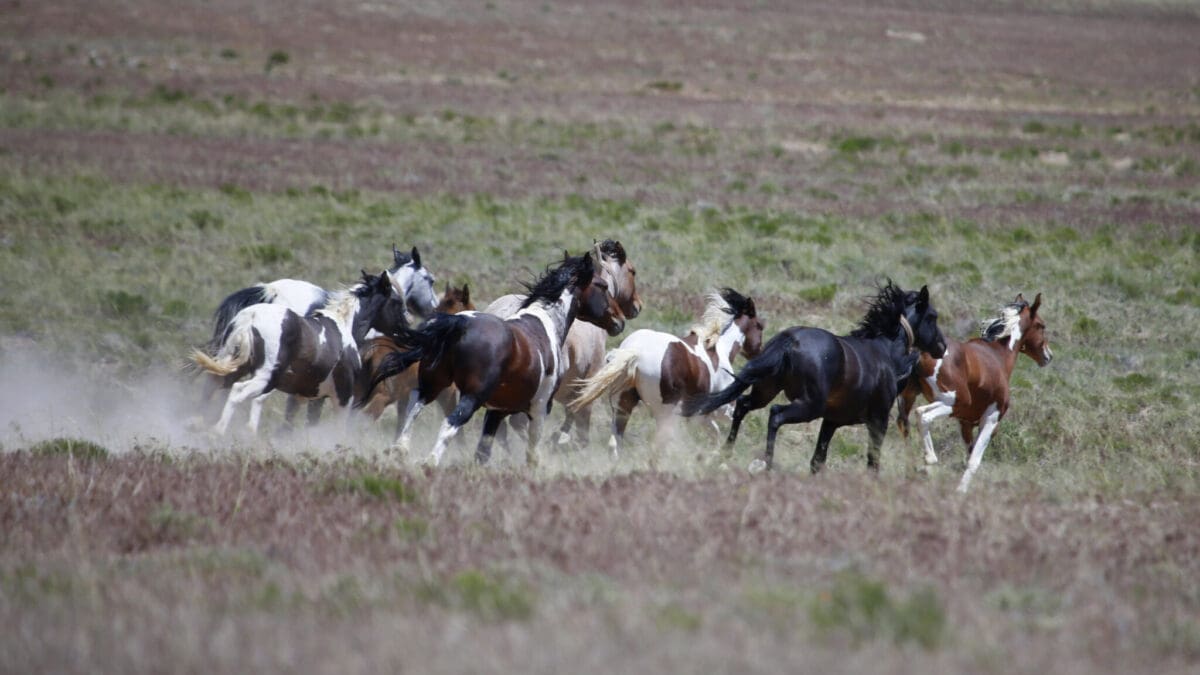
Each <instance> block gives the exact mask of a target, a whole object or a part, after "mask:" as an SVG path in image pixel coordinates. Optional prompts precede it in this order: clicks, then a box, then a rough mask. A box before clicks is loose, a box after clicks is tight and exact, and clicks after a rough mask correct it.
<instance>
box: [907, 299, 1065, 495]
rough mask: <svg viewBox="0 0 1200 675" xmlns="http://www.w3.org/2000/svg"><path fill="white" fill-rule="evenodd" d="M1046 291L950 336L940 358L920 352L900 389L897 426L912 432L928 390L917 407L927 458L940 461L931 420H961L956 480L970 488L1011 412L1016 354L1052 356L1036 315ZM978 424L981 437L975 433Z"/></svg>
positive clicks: (1043, 360)
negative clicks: (961, 465) (968, 336)
mask: <svg viewBox="0 0 1200 675" xmlns="http://www.w3.org/2000/svg"><path fill="white" fill-rule="evenodd" d="M1041 304H1042V294H1041V293H1038V294H1037V297H1035V298H1034V299H1033V304H1032V305H1030V304H1029V303H1027V302H1025V298H1024V297H1023V296H1021V295H1018V296H1017V299H1016V301H1014V302H1013V303H1012V304H1010V305H1008V306H1006V307H1005V308H1004V309H1003V311H1002V312H1001V313H1000V316H999V317H997V318H995V319H992V320H991V321H988V322H985V323H984V326H983V330H982V331H981V333H982V336H981V337H977V338H974V339H972V340H968V341H967V342H958V341H956V340H947V341H946V342H947V344H946V353H945V355H943V356H942V358H940V359H935V358H934V357H932V356H930V355H929V354H924V353H923V354H921V359H920V361H919V362H918V364H917V368H916V369H915V372H914V375H915V377H910V378H909V380H908V386H907V387H906V388H905V389H904V391H903V392H901V394H900V403H899V406H898V410H897V413H896V426H897V427H899V428H900V432H901V433H902V434H904V437H905V438H907V437H908V413H909V411H910V410H912V405H913V401H914V400H915V399H916V397H917V394H918V393H921V394H924V396H925V400H927V401H929V404H928V405H923V406H921V407H920V408H917V425H918V426H919V427H920V428H921V437H922V440H923V441H924V444H925V463H926V464H936V463H937V461H938V458H937V453H935V452H934V451H933V439H932V438H931V437H930V435H929V423H930V422H932V421H934V420H936V419H938V418H940V417H946V416H950V417H953V418H955V419H957V420H958V423H959V428H960V430H961V432H962V439H963V441H964V442H966V444H967V450H968V452H970V458H969V459H968V460H967V470H966V472H964V473H963V477H962V481H960V482H959V484H958V490H959V492H966V491H967V487H968V486H969V485H970V483H971V477H972V476H973V475H975V472H976V471H978V470H979V464H980V463H981V462H982V461H983V452H984V450H986V449H987V445H988V441H989V440H991V438H992V434H993V433H994V432H995V431H996V425H998V424H999V423H1000V420H1002V419H1004V415H1005V414H1006V413H1007V412H1008V403H1009V391H1008V381H1009V380H1010V379H1011V378H1012V371H1013V367H1015V366H1016V364H1017V355H1018V354H1025V355H1026V356H1028V357H1029V358H1031V359H1033V360H1034V361H1036V362H1037V364H1038V366H1042V367H1045V366H1046V365H1048V364H1049V363H1050V359H1052V358H1054V354H1053V353H1052V352H1051V351H1050V343H1049V341H1048V340H1047V339H1046V322H1044V321H1042V319H1041V317H1040V316H1038V309H1039V308H1040V307H1041ZM976 427H980V430H979V437H978V438H973V436H974V431H975V428H976Z"/></svg>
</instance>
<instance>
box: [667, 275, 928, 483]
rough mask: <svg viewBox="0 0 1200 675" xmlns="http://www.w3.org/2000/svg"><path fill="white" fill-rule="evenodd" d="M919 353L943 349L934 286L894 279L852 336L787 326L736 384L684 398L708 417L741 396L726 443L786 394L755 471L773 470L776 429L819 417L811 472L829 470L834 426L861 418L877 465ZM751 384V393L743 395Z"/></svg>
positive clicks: (688, 408)
mask: <svg viewBox="0 0 1200 675" xmlns="http://www.w3.org/2000/svg"><path fill="white" fill-rule="evenodd" d="M918 350H920V351H924V352H928V353H930V354H932V355H933V356H934V357H935V358H941V356H942V354H944V353H945V351H946V340H945V338H943V337H942V332H941V330H940V329H939V328H938V325H937V312H936V311H935V310H934V308H933V306H932V305H931V304H930V303H929V289H928V288H926V287H924V286H923V287H921V290H920V292H914V291H904V290H902V289H901V288H900V287H899V286H896V285H894V284H892V282H891V281H890V280H889V281H888V282H887V285H885V286H884V287H882V288H880V289H879V293H878V294H877V295H876V297H875V298H874V299H873V300H872V301H871V303H870V306H869V308H868V309H867V313H866V316H865V317H864V318H863V320H862V322H861V323H860V324H859V326H858V328H856V329H855V330H854V331H852V332H851V333H850V335H848V336H838V335H834V334H833V333H830V332H829V331H826V330H822V329H820V328H809V327H805V326H795V327H792V328H789V329H787V330H785V331H783V332H782V333H780V334H778V335H776V336H775V337H773V338H771V340H770V341H769V342H767V344H766V345H764V346H763V351H762V354H760V355H759V356H757V357H756V358H753V359H750V361H748V362H747V363H746V365H745V366H743V367H742V369H741V371H739V372H738V374H737V375H736V376H735V377H734V382H733V384H731V385H729V386H728V387H726V388H725V389H723V390H721V391H718V392H716V393H713V394H709V395H707V396H700V397H697V398H693V399H691V400H689V401H687V402H686V403H685V404H684V406H683V414H684V415H685V416H690V415H697V414H707V413H710V412H712V411H714V410H716V409H717V408H720V407H721V406H723V405H727V404H728V403H730V402H732V401H734V399H736V400H737V405H736V406H735V407H734V411H733V424H732V426H731V427H730V429H729V438H728V439H727V441H726V444H727V446H728V445H732V444H733V443H734V441H735V440H737V433H738V428H739V427H740V426H741V423H742V418H743V417H745V416H746V413H748V412H750V411H751V410H757V409H759V408H762V407H763V406H766V405H767V404H768V403H770V402H771V401H772V400H773V399H774V398H775V397H776V396H777V395H779V393H780V392H783V394H784V396H786V397H787V401H788V402H787V403H783V404H779V405H774V406H771V416H770V419H769V420H768V422H767V447H766V451H765V452H764V454H763V458H762V459H761V460H755V462H754V463H753V464H751V470H752V471H756V470H760V469H763V468H765V469H770V468H771V464H772V462H773V460H774V456H775V437H776V435H777V434H778V433H779V427H781V426H783V425H784V424H797V423H801V422H809V421H812V420H815V419H818V418H822V419H823V421H822V422H821V430H820V432H819V434H818V437H817V447H816V450H815V451H814V452H813V456H812V460H811V462H810V465H809V466H810V468H811V469H812V472H813V473H817V472H818V471H820V470H821V468H822V467H824V465H825V457H826V453H827V451H828V450H829V441H830V439H832V438H833V433H834V432H835V431H837V430H838V429H839V428H841V427H844V426H850V425H855V424H864V423H865V424H866V425H867V430H868V433H869V434H870V445H869V447H868V450H867V466H868V467H869V468H871V469H875V470H878V469H879V448H880V446H881V445H882V444H883V436H884V434H885V433H886V432H887V427H888V416H889V413H890V411H891V409H892V404H893V403H895V401H896V395H897V393H898V392H899V391H900V390H901V389H903V387H904V386H905V385H906V383H907V379H908V377H909V375H910V374H911V373H912V370H913V367H914V366H915V365H916V362H917V358H918V357H919V353H920V352H919V351H918ZM746 389H750V391H749V393H747V394H744V395H742V392H743V391H745V390H746Z"/></svg>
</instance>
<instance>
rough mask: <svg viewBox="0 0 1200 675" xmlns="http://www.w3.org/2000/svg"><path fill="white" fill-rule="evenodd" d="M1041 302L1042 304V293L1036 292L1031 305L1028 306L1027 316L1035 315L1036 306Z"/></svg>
mask: <svg viewBox="0 0 1200 675" xmlns="http://www.w3.org/2000/svg"><path fill="white" fill-rule="evenodd" d="M1041 304H1042V294H1041V293H1038V294H1037V296H1036V297H1035V298H1034V299H1033V305H1032V306H1031V307H1030V308H1029V316H1034V315H1036V314H1037V311H1038V307H1040V306H1041Z"/></svg>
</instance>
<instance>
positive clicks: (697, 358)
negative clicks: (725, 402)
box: [570, 288, 764, 458]
mask: <svg viewBox="0 0 1200 675" xmlns="http://www.w3.org/2000/svg"><path fill="white" fill-rule="evenodd" d="M763 327H764V326H763V322H762V320H761V319H759V318H758V312H757V310H756V309H755V307H754V300H753V299H751V298H748V297H745V296H743V295H742V294H740V293H738V292H737V291H735V290H733V289H732V288H726V289H723V290H721V291H720V292H719V293H713V294H712V295H711V296H709V302H708V307H707V308H705V310H704V315H703V317H702V318H701V319H700V323H699V324H697V325H696V326H694V327H693V328H692V330H691V332H690V333H689V334H688V335H687V336H686V337H683V338H678V337H675V336H674V335H671V334H670V333H663V332H660V331H655V330H646V329H642V330H639V331H635V332H634V333H633V334H632V335H630V336H629V337H627V338H625V339H624V340H623V341H622V342H621V346H620V347H618V348H617V349H614V350H613V351H611V352H609V353H608V357H607V363H606V364H605V365H604V367H603V368H601V369H600V370H599V372H597V373H596V374H595V375H593V376H592V377H590V378H588V379H586V380H584V381H583V382H582V383H581V387H580V389H579V391H578V394H577V395H576V397H575V399H574V400H573V401H571V403H570V405H571V407H572V408H583V407H585V406H590V405H591V404H592V403H593V402H594V401H595V400H596V399H598V398H600V397H601V396H607V397H608V398H609V399H610V400H615V403H616V413H615V416H614V418H613V433H612V438H611V439H610V440H609V447H610V448H611V449H612V452H613V457H614V458H615V457H616V455H617V452H618V450H619V449H620V446H621V444H622V443H623V442H624V438H625V427H626V425H628V423H629V416H630V415H631V414H632V413H633V410H634V408H635V407H636V406H637V404H638V403H639V402H641V403H645V404H646V405H647V406H648V407H649V408H650V412H651V414H653V415H654V419H655V420H656V422H657V432H656V434H655V445H657V446H658V447H660V448H661V447H663V445H664V444H665V443H666V442H668V441H669V440H670V439H671V435H672V432H673V429H674V425H675V422H676V420H677V419H678V418H679V407H680V405H681V403H682V402H683V401H684V400H685V399H688V398H692V397H695V396H698V395H700V394H709V393H712V392H715V391H720V390H721V389H724V388H725V387H727V386H728V385H730V384H732V383H733V359H734V357H735V356H737V354H738V353H739V352H742V353H745V354H746V356H747V357H750V358H753V357H755V356H757V355H758V353H759V351H761V349H762V333H763ZM708 420H709V423H710V424H712V426H713V429H714V430H715V429H716V422H714V421H713V420H712V417H711V415H710V416H709V417H708Z"/></svg>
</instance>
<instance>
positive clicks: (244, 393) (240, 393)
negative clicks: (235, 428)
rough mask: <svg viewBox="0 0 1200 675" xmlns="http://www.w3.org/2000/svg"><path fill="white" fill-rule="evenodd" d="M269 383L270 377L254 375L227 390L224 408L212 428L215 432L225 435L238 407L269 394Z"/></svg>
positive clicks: (264, 374)
mask: <svg viewBox="0 0 1200 675" xmlns="http://www.w3.org/2000/svg"><path fill="white" fill-rule="evenodd" d="M260 372H261V371H260ZM269 382H270V375H268V374H266V373H263V374H261V375H257V374H256V375H255V376H254V377H252V378H250V379H249V380H242V381H241V382H238V383H236V384H234V385H233V387H231V388H230V389H229V398H227V399H226V400H225V408H224V409H223V410H222V411H221V419H219V420H217V424H216V426H215V427H214V429H215V430H216V432H217V433H218V434H220V435H222V436H223V435H225V430H226V429H228V428H229V422H230V420H232V419H233V413H234V412H235V411H236V410H237V407H238V405H240V404H241V403H242V402H243V401H245V400H247V399H249V398H253V397H255V396H261V395H263V394H267V393H269V392H270V388H269V387H268V384H269ZM255 424H256V425H257V420H255Z"/></svg>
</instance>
